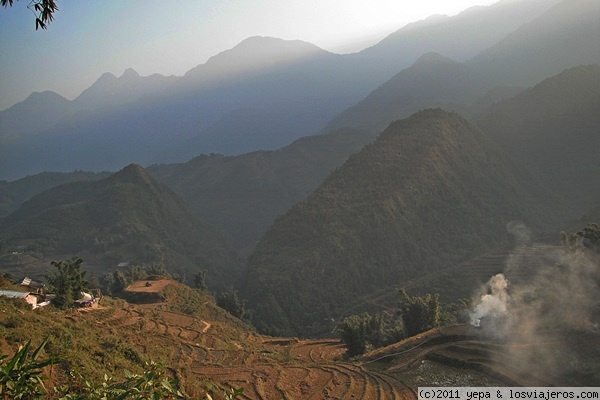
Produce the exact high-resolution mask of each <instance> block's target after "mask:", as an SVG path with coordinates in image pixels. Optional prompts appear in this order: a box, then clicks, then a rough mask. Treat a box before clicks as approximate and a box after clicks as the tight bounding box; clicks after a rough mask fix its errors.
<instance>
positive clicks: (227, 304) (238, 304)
mask: <svg viewBox="0 0 600 400" xmlns="http://www.w3.org/2000/svg"><path fill="white" fill-rule="evenodd" d="M217 305H218V306H219V307H221V308H222V309H224V310H225V311H227V312H228V313H229V314H231V315H233V316H234V317H237V318H239V319H244V318H245V317H247V312H246V301H244V300H240V298H239V297H238V294H237V291H235V290H234V291H233V292H223V293H221V294H220V295H219V296H217Z"/></svg>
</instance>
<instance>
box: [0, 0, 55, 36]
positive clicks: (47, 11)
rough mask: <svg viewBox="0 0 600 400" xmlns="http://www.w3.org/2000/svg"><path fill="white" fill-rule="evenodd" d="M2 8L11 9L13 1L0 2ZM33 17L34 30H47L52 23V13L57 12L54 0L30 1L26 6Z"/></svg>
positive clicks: (0, 0) (4, 0) (1, 0)
mask: <svg viewBox="0 0 600 400" xmlns="http://www.w3.org/2000/svg"><path fill="white" fill-rule="evenodd" d="M0 5H1V6H3V7H4V8H7V7H12V5H13V0H0ZM27 8H29V9H30V10H31V11H32V12H33V14H34V15H35V29H36V30H38V29H40V28H41V29H47V28H48V23H50V22H52V21H54V13H55V12H56V11H58V6H57V5H56V0H31V1H30V2H29V4H28V5H27Z"/></svg>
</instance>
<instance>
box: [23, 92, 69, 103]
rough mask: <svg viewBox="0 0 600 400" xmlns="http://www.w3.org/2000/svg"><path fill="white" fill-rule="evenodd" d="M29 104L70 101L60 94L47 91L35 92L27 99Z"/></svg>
mask: <svg viewBox="0 0 600 400" xmlns="http://www.w3.org/2000/svg"><path fill="white" fill-rule="evenodd" d="M25 101H27V102H47V101H65V102H66V101H68V100H67V99H65V98H64V97H62V96H61V95H60V94H58V93H56V92H53V91H51V90H45V91H43V92H33V93H31V94H30V95H29V96H28V97H27V99H26V100H25Z"/></svg>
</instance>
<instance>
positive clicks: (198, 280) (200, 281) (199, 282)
mask: <svg viewBox="0 0 600 400" xmlns="http://www.w3.org/2000/svg"><path fill="white" fill-rule="evenodd" d="M194 287H195V288H196V289H200V290H202V291H203V292H204V291H206V290H207V289H208V287H207V286H206V270H204V269H203V270H202V271H199V272H196V273H195V274H194Z"/></svg>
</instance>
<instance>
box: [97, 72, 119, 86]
mask: <svg viewBox="0 0 600 400" xmlns="http://www.w3.org/2000/svg"><path fill="white" fill-rule="evenodd" d="M115 79H117V77H116V76H115V75H114V74H112V73H110V72H105V73H103V74H102V75H100V78H98V79H97V80H96V83H98V82H110V81H113V80H115Z"/></svg>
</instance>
